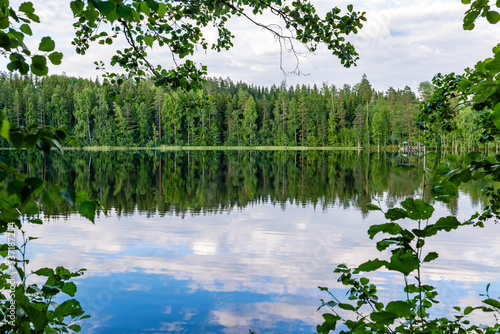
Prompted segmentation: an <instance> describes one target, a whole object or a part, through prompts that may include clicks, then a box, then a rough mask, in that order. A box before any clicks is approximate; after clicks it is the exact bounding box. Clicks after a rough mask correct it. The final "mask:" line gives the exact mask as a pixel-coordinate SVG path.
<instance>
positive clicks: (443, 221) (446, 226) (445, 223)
mask: <svg viewBox="0 0 500 334" xmlns="http://www.w3.org/2000/svg"><path fill="white" fill-rule="evenodd" d="M460 225H462V224H461V223H460V222H459V221H458V219H457V217H454V216H447V217H441V218H439V219H438V221H437V222H436V224H434V228H435V229H438V230H445V231H446V232H450V231H451V230H455V229H457V228H458V227H459V226H460Z"/></svg>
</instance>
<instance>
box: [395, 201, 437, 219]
mask: <svg viewBox="0 0 500 334" xmlns="http://www.w3.org/2000/svg"><path fill="white" fill-rule="evenodd" d="M401 206H402V207H403V208H404V209H406V214H407V215H408V218H410V219H413V220H425V219H429V218H430V217H431V216H432V213H433V212H434V207H433V206H432V205H430V204H429V203H427V202H424V201H422V200H421V199H413V198H411V197H408V198H407V199H405V200H404V201H403V202H401Z"/></svg>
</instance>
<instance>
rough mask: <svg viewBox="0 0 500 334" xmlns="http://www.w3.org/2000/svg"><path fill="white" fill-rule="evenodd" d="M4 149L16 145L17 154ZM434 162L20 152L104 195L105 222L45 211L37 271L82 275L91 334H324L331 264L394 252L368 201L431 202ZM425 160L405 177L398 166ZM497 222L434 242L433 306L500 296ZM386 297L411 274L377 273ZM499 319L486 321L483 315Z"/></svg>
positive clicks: (31, 253) (468, 209)
mask: <svg viewBox="0 0 500 334" xmlns="http://www.w3.org/2000/svg"><path fill="white" fill-rule="evenodd" d="M4 154H11V155H12V154H15V153H14V152H7V153H5V152H4ZM441 158H442V157H441V156H440V155H434V156H432V157H427V158H423V157H413V156H404V155H401V154H398V153H386V152H371V153H369V152H362V151H359V152H358V151H169V152H162V151H79V150H75V151H66V152H65V154H64V155H63V156H57V155H55V156H53V157H52V158H51V160H49V159H43V158H42V157H40V156H38V155H23V156H22V159H21V162H20V165H21V166H22V165H23V163H25V162H26V161H30V163H31V164H36V165H37V166H39V168H36V170H35V169H32V170H27V169H25V172H26V173H28V174H30V175H31V176H34V175H37V176H39V177H43V178H44V179H46V180H47V181H48V182H52V183H56V184H61V185H66V186H68V187H69V188H72V189H75V190H77V191H81V190H84V191H86V192H87V193H88V194H89V197H90V198H93V199H97V200H99V201H100V203H101V204H102V206H103V208H104V211H105V212H106V214H104V212H102V213H100V214H99V217H98V218H97V219H96V222H95V224H92V223H91V222H89V221H88V220H86V219H84V218H82V217H81V216H79V215H78V214H75V213H74V212H72V210H71V208H69V207H68V206H67V205H64V204H60V205H57V206H56V207H54V208H45V217H46V219H45V221H46V223H45V224H44V225H26V226H25V227H24V228H25V230H26V232H27V234H28V235H30V236H34V237H35V236H36V237H39V239H37V240H33V241H32V242H31V243H30V244H29V245H28V248H27V252H28V253H27V258H29V259H30V264H29V266H28V270H30V269H31V270H36V269H38V268H41V267H52V268H55V267H57V266H64V267H66V268H68V269H70V270H77V269H80V268H86V269H87V272H86V273H85V275H84V276H83V277H81V278H78V279H76V280H75V282H76V283H77V286H78V292H77V294H76V298H77V299H78V300H79V301H80V303H81V304H82V306H83V309H84V310H85V311H86V312H87V313H89V314H90V315H91V316H92V317H91V318H90V319H87V320H85V321H84V322H82V324H81V325H82V328H83V329H82V333H96V334H97V333H248V331H249V329H252V330H253V331H254V332H255V333H314V331H315V326H316V325H317V324H319V323H320V322H321V320H322V316H321V314H322V312H321V311H320V312H317V311H316V310H317V308H318V306H319V305H320V304H321V303H320V299H322V298H328V296H327V295H326V294H325V293H324V292H321V291H320V290H319V289H318V286H328V287H331V288H333V291H334V292H335V294H336V295H337V296H338V297H343V296H344V295H345V289H344V288H343V287H341V286H339V285H338V283H336V278H337V276H336V275H335V274H333V270H334V269H335V267H336V266H337V264H339V263H346V264H347V265H350V266H356V265H357V264H360V263H362V262H364V261H366V260H368V259H373V258H375V257H381V256H382V257H383V256H384V255H383V253H378V252H377V251H376V248H375V242H374V241H373V240H370V239H369V237H368V235H367V233H366V231H367V229H368V227H369V226H370V225H372V224H379V223H383V222H385V220H384V217H383V214H382V213H380V212H369V211H367V210H366V205H367V204H368V203H371V202H373V203H377V201H379V202H380V204H377V205H380V206H382V207H383V208H388V207H393V206H397V205H398V203H399V202H400V201H401V200H403V199H404V198H406V197H407V196H418V197H422V196H423V197H424V198H425V199H427V200H429V197H428V191H426V188H424V185H425V184H427V183H428V182H429V180H428V179H427V178H426V176H425V175H424V173H423V170H424V169H425V168H431V169H432V168H433V167H434V166H436V164H437V163H439V162H440V161H441ZM401 163H405V164H414V165H416V166H417V168H416V169H414V170H412V171H409V172H397V171H396V170H395V166H397V165H398V164H401ZM483 186H484V183H482V184H475V185H467V187H466V188H464V189H461V191H460V194H459V196H458V198H457V199H456V200H454V201H452V202H451V203H449V204H446V205H444V204H437V205H436V212H435V213H434V216H433V217H436V218H437V217H440V216H444V215H450V214H453V215H457V216H458V217H459V218H460V219H461V220H464V219H466V218H468V217H469V216H470V215H471V214H472V213H473V212H475V211H476V210H479V209H480V207H481V203H480V200H479V195H480V189H481V188H482V187H483ZM498 228H499V227H498V226H496V225H495V224H494V223H493V222H491V223H489V224H487V226H486V227H485V228H484V229H479V228H474V227H464V228H461V229H459V230H457V231H453V232H451V233H444V234H441V235H438V236H436V237H433V238H432V239H431V240H429V241H428V242H427V244H426V249H427V251H437V252H438V253H439V259H438V260H436V261H434V262H432V263H430V264H427V265H426V266H425V267H424V269H423V273H424V274H423V275H424V278H425V279H426V280H427V282H428V283H430V284H432V285H435V286H437V288H438V291H439V292H440V300H441V302H442V303H441V304H439V306H438V307H437V309H436V311H435V312H437V313H442V314H443V315H449V313H448V310H449V309H450V308H451V306H454V305H459V306H465V305H476V304H478V303H479V301H480V300H481V299H480V297H479V296H478V294H479V293H484V291H485V288H486V285H487V284H488V283H492V286H491V288H490V293H491V295H492V296H495V297H496V296H499V295H500V288H499V286H500V285H499V283H500V278H499V275H498V274H499V266H498V259H499V258H500V243H499V242H498V241H499V239H500V238H499V237H498V236H499V233H498V232H499V231H498ZM369 277H370V278H371V280H372V281H373V282H375V283H376V284H378V285H379V288H380V289H379V290H380V294H381V296H382V299H383V300H387V299H388V298H391V297H394V296H396V297H399V296H402V283H403V278H402V277H401V276H399V275H393V274H391V273H387V272H377V273H372V274H371V275H369ZM485 321H487V319H486V320H485Z"/></svg>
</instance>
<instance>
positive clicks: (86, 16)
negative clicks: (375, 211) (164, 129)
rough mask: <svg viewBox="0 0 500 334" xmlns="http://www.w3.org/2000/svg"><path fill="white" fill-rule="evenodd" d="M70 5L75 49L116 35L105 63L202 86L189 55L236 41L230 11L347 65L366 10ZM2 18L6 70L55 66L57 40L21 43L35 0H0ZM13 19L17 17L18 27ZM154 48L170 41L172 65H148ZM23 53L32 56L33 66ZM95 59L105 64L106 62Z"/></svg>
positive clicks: (112, 1)
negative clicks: (16, 3)
mask: <svg viewBox="0 0 500 334" xmlns="http://www.w3.org/2000/svg"><path fill="white" fill-rule="evenodd" d="M70 10H71V11H72V13H73V15H74V17H75V19H76V22H75V23H74V27H75V29H76V34H75V38H74V40H73V42H72V44H73V45H74V46H75V48H76V51H77V53H79V54H82V55H83V54H85V53H86V52H87V50H88V49H89V48H90V44H91V43H93V42H97V43H98V44H113V42H114V41H115V40H116V39H117V38H119V37H120V36H121V37H122V38H124V39H125V41H126V43H127V45H128V46H127V47H126V48H124V49H123V50H118V51H117V52H116V54H115V55H114V56H113V57H112V59H111V62H110V64H111V65H112V66H115V65H117V66H119V67H122V68H123V69H125V70H126V71H127V72H128V74H129V75H132V76H134V77H135V78H136V79H137V80H140V79H141V78H144V77H145V76H146V75H152V76H153V78H154V80H155V83H156V84H157V85H167V86H171V87H183V88H185V89H191V88H199V87H200V84H201V82H202V76H203V75H204V74H206V67H205V66H196V65H195V64H194V63H193V62H192V61H191V60H189V59H186V57H188V56H190V55H193V54H194V51H195V50H196V49H197V48H201V49H204V50H206V49H208V48H211V49H213V50H216V51H217V52H219V51H221V50H227V49H229V48H231V47H232V46H233V38H234V36H233V34H232V33H231V31H230V30H229V29H228V28H227V27H226V24H227V22H228V20H229V19H230V18H231V17H242V18H245V19H248V20H250V21H251V22H252V23H254V24H256V25H257V26H259V27H261V28H263V29H265V30H267V31H268V32H269V33H270V34H271V35H273V36H274V37H275V38H276V39H278V40H279V41H280V45H281V46H282V48H286V49H287V50H288V51H290V52H293V53H295V47H294V44H296V43H300V44H303V45H305V46H306V47H307V49H308V50H309V51H311V52H314V51H315V50H316V49H317V47H318V45H319V44H325V45H326V46H327V48H328V49H329V50H331V52H332V54H333V55H335V56H336V57H337V58H339V60H340V62H341V63H342V64H343V65H344V66H345V67H350V66H352V65H355V62H356V60H357V59H358V54H357V52H356V51H355V49H354V47H353V46H352V44H351V43H349V42H348V41H346V39H345V36H347V35H349V34H355V33H357V32H358V30H359V29H360V28H361V27H362V21H365V20H366V19H365V17H364V13H360V12H355V11H354V10H353V6H352V5H349V6H348V8H347V12H346V13H345V14H341V10H340V9H339V8H337V7H335V8H333V9H332V10H331V11H329V12H328V13H326V15H325V16H324V17H320V16H319V15H318V14H317V13H316V9H315V8H314V6H313V5H312V4H311V3H310V2H309V1H294V2H292V3H291V4H289V5H287V4H285V2H284V1H281V0H280V1H274V0H205V1H160V0H147V1H140V0H132V1H124V0H109V1H99V0H90V1H83V0H73V1H71V3H70ZM265 13H271V14H273V15H275V16H276V17H277V20H278V21H279V22H281V26H280V25H279V24H278V25H265V24H262V23H259V22H258V19H257V18H256V16H258V15H263V14H265ZM0 18H3V19H2V20H0V48H1V49H3V50H5V51H7V53H8V54H9V57H10V60H11V62H10V63H9V65H8V69H9V70H10V71H19V72H20V73H21V74H27V73H28V72H29V71H31V72H32V73H33V74H35V75H39V76H43V75H45V74H47V71H48V68H47V57H48V59H49V60H50V62H51V63H52V64H54V65H58V64H60V63H61V58H62V54H61V53H59V52H57V51H54V50H55V43H54V41H53V40H52V39H51V38H50V37H43V38H42V40H41V42H40V44H39V47H38V52H39V53H37V54H35V55H33V54H32V52H31V51H30V50H28V49H27V48H26V47H25V45H24V37H25V36H26V35H28V36H30V35H32V29H31V26H30V24H31V23H33V22H39V21H40V20H39V17H38V16H37V15H36V14H35V9H34V7H33V4H32V2H25V3H23V4H22V5H21V6H20V7H19V8H18V9H17V10H14V9H12V8H11V7H9V1H7V0H5V1H2V2H1V3H0ZM17 23H20V24H21V25H20V27H19V28H17V25H16V24H17ZM206 29H216V31H217V39H216V41H215V42H213V43H212V42H209V41H207V40H206V39H205V37H204V30H206ZM155 47H165V48H168V49H169V50H170V51H171V53H172V57H173V59H174V66H172V67H171V68H170V69H168V68H163V67H162V66H161V65H155V64H152V63H151V62H150V61H149V60H148V59H147V56H148V52H149V50H150V49H152V48H155ZM49 52H51V53H50V54H48V53H49ZM295 55H297V53H295ZM27 58H31V65H29V63H28V59H27ZM184 59H185V60H184ZM296 59H297V61H298V58H297V57H296ZM181 60H184V61H183V62H181ZM96 65H97V66H98V68H100V69H102V70H105V66H106V65H105V63H104V62H103V61H100V62H98V63H96ZM297 65H298V64H297ZM105 78H106V79H107V80H108V81H109V82H110V83H112V84H120V83H121V82H123V76H122V75H118V74H116V73H109V72H107V73H106V75H105Z"/></svg>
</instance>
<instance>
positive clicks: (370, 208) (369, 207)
mask: <svg viewBox="0 0 500 334" xmlns="http://www.w3.org/2000/svg"><path fill="white" fill-rule="evenodd" d="M366 209H367V210H370V211H382V209H380V208H379V207H378V206H376V205H375V204H368V205H367V206H366Z"/></svg>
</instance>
